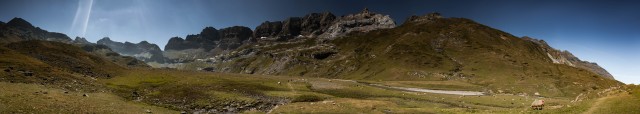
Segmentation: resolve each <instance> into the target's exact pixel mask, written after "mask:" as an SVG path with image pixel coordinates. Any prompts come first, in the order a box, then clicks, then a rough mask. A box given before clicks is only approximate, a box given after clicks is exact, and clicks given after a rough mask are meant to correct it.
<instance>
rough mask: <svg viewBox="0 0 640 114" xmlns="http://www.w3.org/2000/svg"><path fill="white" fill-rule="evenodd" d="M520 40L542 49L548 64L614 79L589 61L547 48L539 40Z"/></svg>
mask: <svg viewBox="0 0 640 114" xmlns="http://www.w3.org/2000/svg"><path fill="white" fill-rule="evenodd" d="M522 39H524V40H526V41H531V42H533V43H535V44H538V45H539V48H540V49H542V50H543V51H544V52H545V54H546V55H547V56H548V57H549V62H552V63H556V64H565V65H569V66H572V67H576V68H582V69H586V70H588V71H591V72H593V73H596V74H598V75H600V76H602V77H605V78H609V79H614V78H613V76H612V75H611V74H609V72H607V70H605V69H604V68H602V67H600V66H599V65H598V64H596V63H592V62H589V61H583V60H580V59H579V58H578V57H576V56H574V55H573V54H572V53H571V52H569V51H567V50H564V51H560V50H557V49H554V48H552V47H551V46H549V44H547V42H545V41H544V40H539V39H535V38H531V37H527V36H525V37H522Z"/></svg>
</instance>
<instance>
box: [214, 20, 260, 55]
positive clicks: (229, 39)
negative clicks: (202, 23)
mask: <svg viewBox="0 0 640 114" xmlns="http://www.w3.org/2000/svg"><path fill="white" fill-rule="evenodd" d="M219 32H220V37H221V40H220V42H219V43H218V44H219V45H218V46H217V48H220V49H221V50H232V49H236V48H238V47H240V46H241V45H242V44H243V41H247V40H249V39H250V38H251V36H252V34H253V31H251V29H250V28H248V27H244V26H233V27H229V28H224V29H220V31H219Z"/></svg>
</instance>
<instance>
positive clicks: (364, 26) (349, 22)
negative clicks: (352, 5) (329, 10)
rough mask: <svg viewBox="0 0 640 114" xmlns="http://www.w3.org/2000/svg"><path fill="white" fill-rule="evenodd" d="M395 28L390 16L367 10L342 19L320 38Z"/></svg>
mask: <svg viewBox="0 0 640 114" xmlns="http://www.w3.org/2000/svg"><path fill="white" fill-rule="evenodd" d="M393 27H396V23H395V22H394V21H393V19H391V17H389V15H382V14H377V13H373V12H370V11H369V9H367V8H365V9H364V10H362V12H360V13H357V14H350V15H347V16H342V17H340V18H339V19H338V20H336V21H335V22H334V23H333V24H332V25H331V26H330V27H329V28H328V29H327V30H326V32H325V33H323V34H322V35H320V37H322V38H329V39H332V38H335V37H340V36H344V35H346V34H348V33H350V32H369V31H371V30H377V29H388V28H393Z"/></svg>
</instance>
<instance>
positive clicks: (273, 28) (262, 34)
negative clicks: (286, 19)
mask: <svg viewBox="0 0 640 114" xmlns="http://www.w3.org/2000/svg"><path fill="white" fill-rule="evenodd" d="M280 31H282V22H280V21H274V22H269V21H265V22H263V23H262V24H260V25H258V26H257V27H256V29H255V31H254V32H253V37H254V38H266V37H276V36H278V34H280Z"/></svg>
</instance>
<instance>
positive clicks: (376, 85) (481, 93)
mask: <svg viewBox="0 0 640 114" xmlns="http://www.w3.org/2000/svg"><path fill="white" fill-rule="evenodd" d="M369 85H370V86H373V87H378V88H391V89H397V90H402V91H411V92H425V93H437V94H450V95H469V96H473V95H484V92H478V91H455V90H432V89H422V88H410V87H394V86H387V85H381V84H369Z"/></svg>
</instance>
